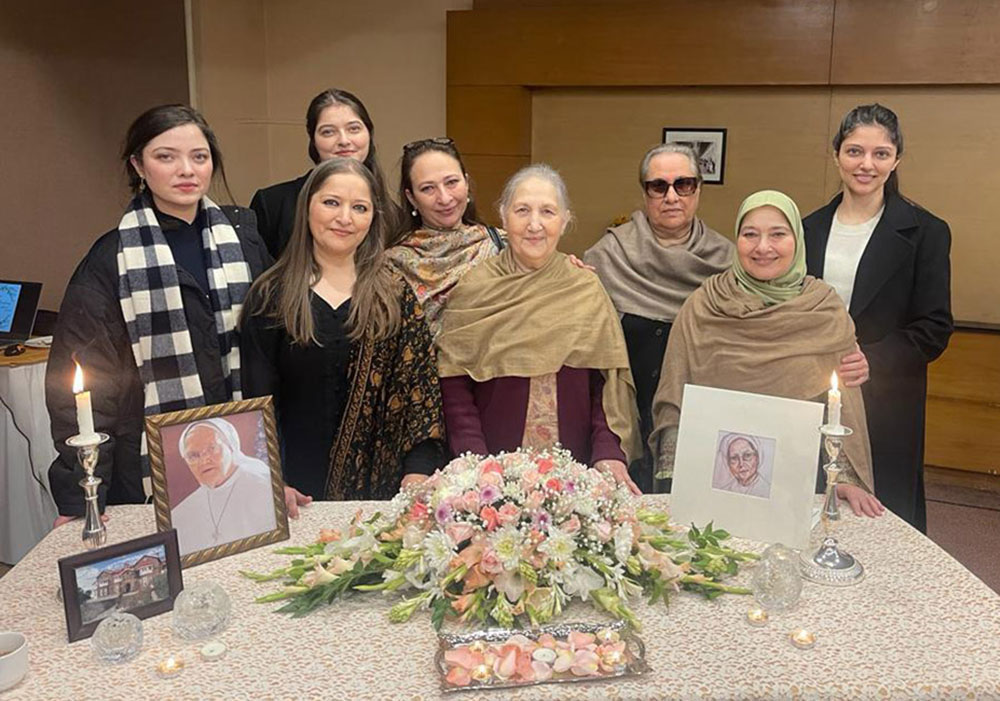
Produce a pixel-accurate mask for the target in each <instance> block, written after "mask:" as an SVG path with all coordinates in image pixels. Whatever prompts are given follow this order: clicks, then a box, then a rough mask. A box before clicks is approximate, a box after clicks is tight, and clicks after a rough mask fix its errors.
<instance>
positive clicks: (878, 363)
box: [804, 104, 954, 532]
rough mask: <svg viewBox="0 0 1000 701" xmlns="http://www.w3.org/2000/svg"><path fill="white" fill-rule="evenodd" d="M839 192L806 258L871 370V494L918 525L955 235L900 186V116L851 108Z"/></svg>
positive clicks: (840, 142) (819, 218)
mask: <svg viewBox="0 0 1000 701" xmlns="http://www.w3.org/2000/svg"><path fill="white" fill-rule="evenodd" d="M833 151H834V154H833V155H834V160H835V161H836V163H837V168H838V170H839V171H840V178H841V181H842V184H843V191H842V192H841V193H840V194H838V195H837V196H836V197H835V198H833V200H832V201H831V202H830V203H829V204H827V205H826V206H825V207H822V208H821V209H818V210H817V211H815V212H813V213H812V214H810V215H809V216H808V217H806V219H805V220H804V224H805V233H806V262H807V266H808V271H809V273H810V274H811V275H815V276H816V277H820V278H824V279H825V280H826V281H827V282H829V283H831V284H832V285H833V286H834V287H835V288H836V289H837V291H838V292H839V293H840V294H841V297H842V298H844V300H845V302H846V303H847V305H848V309H849V311H850V314H851V317H852V318H853V319H854V324H855V326H856V328H857V334H858V342H859V344H860V346H861V350H862V352H863V353H864V355H865V357H866V358H867V362H868V364H869V367H870V375H871V377H870V380H869V382H868V383H867V384H865V385H863V387H862V391H863V393H864V398H865V410H866V412H867V414H868V431H869V435H870V437H871V446H872V460H873V467H874V476H875V493H876V495H877V496H878V498H879V499H880V500H881V501H882V503H883V504H884V505H885V506H887V507H888V508H889V509H891V510H892V511H893V512H895V513H896V514H897V515H899V516H900V517H901V518H904V519H905V520H906V521H908V522H909V523H910V524H912V525H913V526H914V527H915V528H918V529H920V530H921V531H922V532H926V530H927V511H926V505H925V502H924V473H923V469H924V418H925V407H924V405H925V403H926V400H927V364H928V363H930V362H931V361H932V360H934V359H935V358H937V357H938V356H939V355H941V353H943V352H944V349H945V348H946V347H947V345H948V339H949V337H950V336H951V332H952V329H953V327H954V323H953V319H952V315H951V262H950V257H949V255H950V249H951V232H950V230H949V229H948V224H947V223H945V222H944V221H942V220H941V219H939V218H937V217H935V216H934V215H933V214H931V213H930V212H928V211H927V210H925V209H923V208H922V207H920V206H918V205H915V204H914V203H912V202H910V201H909V200H907V199H906V198H904V197H903V196H902V195H901V194H900V193H899V183H898V176H897V174H896V166H897V165H898V164H899V158H900V156H901V155H902V154H903V137H902V134H901V133H900V130H899V121H898V119H897V117H896V115H895V113H894V112H892V110H890V109H888V108H886V107H883V106H882V105H878V104H873V105H861V106H860V107H856V108H854V109H853V110H851V111H850V112H849V113H848V114H847V116H846V117H844V120H843V121H842V122H841V125H840V129H839V130H838V132H837V134H836V135H835V136H834V138H833Z"/></svg>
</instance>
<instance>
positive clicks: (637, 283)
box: [583, 210, 733, 321]
mask: <svg viewBox="0 0 1000 701" xmlns="http://www.w3.org/2000/svg"><path fill="white" fill-rule="evenodd" d="M732 258H733V243H732V241H730V240H729V239H727V238H726V237H725V236H723V235H722V234H720V233H718V232H717V231H714V230H712V229H710V228H709V227H708V226H706V225H705V222H703V221H702V220H701V219H698V218H697V217H696V218H695V220H694V222H693V223H692V228H691V235H690V236H689V237H688V240H687V241H685V242H684V243H679V244H677V245H676V246H662V245H660V244H659V243H658V242H657V240H656V235H655V234H654V233H653V230H652V229H650V228H649V220H648V219H646V214H645V213H644V212H643V211H642V210H636V211H635V212H633V213H632V219H631V220H629V221H627V222H625V223H624V224H622V225H621V226H616V227H614V228H612V229H608V230H607V232H606V233H605V234H604V236H603V237H601V240H600V241H598V242H597V243H595V244H594V245H593V246H591V247H590V249H589V250H587V252H586V253H584V254H583V260H584V262H586V263H587V264H589V265H592V266H594V267H595V268H596V269H597V275H598V276H599V277H600V278H601V282H602V283H604V289H606V290H607V291H608V295H610V296H611V301H612V302H613V303H614V305H615V309H617V310H618V312H619V313H620V314H635V315H637V316H641V317H643V318H646V319H655V320H656V321H673V320H674V319H675V318H676V317H677V312H678V311H679V310H680V308H681V305H682V304H684V300H686V299H687V298H688V295H690V294H691V293H692V292H694V291H695V290H696V289H698V287H700V286H701V283H702V282H704V281H705V278H707V277H709V276H710V275H715V274H716V273H721V272H722V271H723V270H725V269H726V268H728V267H729V266H730V264H731V263H732Z"/></svg>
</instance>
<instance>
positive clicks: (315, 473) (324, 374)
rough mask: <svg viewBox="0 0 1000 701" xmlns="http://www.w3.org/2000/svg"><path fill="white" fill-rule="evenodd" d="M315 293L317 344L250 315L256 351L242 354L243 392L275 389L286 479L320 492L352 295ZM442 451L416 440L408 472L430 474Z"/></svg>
mask: <svg viewBox="0 0 1000 701" xmlns="http://www.w3.org/2000/svg"><path fill="white" fill-rule="evenodd" d="M311 300H312V312H313V324H314V325H315V326H314V329H315V334H316V339H317V340H318V341H319V345H317V344H315V343H310V344H309V345H307V346H300V345H296V344H293V343H292V341H291V338H290V337H289V336H288V334H287V333H286V332H285V329H284V328H277V327H274V326H273V322H271V321H270V320H268V319H267V318H265V317H264V316H261V315H256V316H252V317H249V318H247V319H245V320H244V323H243V327H242V332H243V345H244V347H247V344H252V345H253V346H254V350H255V351H256V352H252V353H249V352H248V353H244V355H243V362H244V365H243V368H242V370H243V380H244V387H245V389H246V391H245V396H247V397H255V396H262V395H267V394H271V395H273V396H274V405H275V409H276V411H277V416H278V429H279V432H280V434H281V442H282V465H283V471H284V474H285V482H286V483H288V484H289V485H290V486H292V487H295V488H296V489H298V490H299V491H300V492H302V493H303V494H307V495H309V496H311V497H313V498H315V499H323V498H325V494H326V481H327V476H328V472H329V468H330V450H331V449H332V447H333V442H334V439H335V438H336V436H337V431H338V429H339V427H340V422H341V419H342V417H343V414H344V408H345V404H346V401H347V396H348V393H349V391H350V378H349V370H350V358H351V347H352V341H351V340H350V339H349V338H348V337H347V334H348V331H347V317H348V315H349V314H350V311H351V301H350V300H347V301H345V302H344V303H343V304H341V305H340V306H339V307H338V308H336V309H334V308H333V307H331V306H330V304H329V303H327V302H326V300H324V299H323V298H322V297H320V296H319V295H317V294H315V293H313V294H312V295H311ZM439 453H440V450H439V447H438V446H437V445H436V444H435V443H434V442H433V441H424V442H423V443H418V444H417V445H416V446H414V448H413V449H412V450H411V451H410V452H409V453H407V454H406V455H405V456H404V457H403V466H404V471H405V472H406V473H412V472H418V473H421V474H426V475H429V474H431V473H433V472H434V470H435V469H437V467H438V466H439V464H440V459H439Z"/></svg>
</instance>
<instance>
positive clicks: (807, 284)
mask: <svg viewBox="0 0 1000 701" xmlns="http://www.w3.org/2000/svg"><path fill="white" fill-rule="evenodd" d="M805 271H806V265H805V244H804V240H803V231H802V218H801V217H800V215H799V210H798V207H796V206H795V203H794V202H793V201H792V200H791V199H790V198H789V197H788V196H787V195H784V194H782V193H780V192H775V191H773V190H764V191H761V192H757V193H754V194H753V195H751V196H750V197H748V198H747V199H746V200H744V202H743V204H742V206H741V207H740V210H739V214H738V215H737V219H736V255H735V256H734V260H733V264H732V267H731V268H730V269H729V270H728V271H726V272H724V273H720V274H718V275H714V276H712V277H710V278H708V280H706V281H705V284H704V285H702V286H701V288H700V289H698V290H697V291H696V292H695V293H694V294H692V295H691V296H690V297H689V298H688V300H687V302H685V303H684V306H683V307H681V310H680V312H679V313H678V315H677V319H676V321H675V322H674V327H673V331H672V332H671V334H670V342H669V344H668V346H667V352H666V358H665V361H664V363H663V370H662V377H661V379H660V386H659V389H658V390H657V392H656V397H655V398H654V400H653V426H654V428H653V433H652V435H651V436H650V439H649V445H650V448H651V449H652V450H653V454H654V455H656V456H657V466H658V468H659V470H660V474H665V475H670V474H672V471H673V459H674V449H675V447H676V439H677V427H678V424H679V422H680V413H681V401H682V396H683V391H684V385H685V384H695V385H707V386H710V387H721V388H724V389H732V390H740V391H744V392H755V393H758V394H769V395H774V396H780V397H788V398H792V399H806V400H817V399H821V398H822V397H823V394H824V392H825V390H826V389H827V384H828V382H829V377H830V371H831V370H834V369H836V368H837V367H838V364H839V362H840V359H841V358H842V357H844V355H845V354H849V353H850V352H852V351H853V350H854V349H855V334H854V324H853V322H852V321H851V317H850V316H849V315H848V314H847V310H846V309H845V308H844V305H843V304H842V303H841V302H840V300H839V297H837V293H836V292H835V291H834V290H833V288H832V287H830V286H829V285H827V284H826V283H825V282H823V281H822V280H817V279H816V278H813V277H811V276H807V275H806V272H805ZM843 407H844V408H843V422H844V423H845V424H846V425H849V426H851V427H852V428H854V431H855V432H854V435H853V436H851V437H850V438H848V439H847V440H846V442H845V446H844V453H845V455H846V458H847V462H848V463H849V468H848V469H847V470H845V471H844V472H843V473H842V474H841V481H842V483H841V484H838V485H837V493H838V495H839V496H840V497H842V498H844V499H846V500H847V501H848V502H849V503H850V505H851V508H852V509H853V510H854V512H855V513H856V514H858V515H861V514H864V515H867V516H878V515H880V514H881V513H882V511H883V510H884V509H883V507H882V504H881V503H880V502H879V501H878V499H876V498H875V497H874V496H873V492H874V484H873V480H872V469H871V451H870V448H869V444H868V431H867V428H866V423H865V408H864V403H863V400H862V397H861V390H860V389H858V388H856V387H848V388H845V389H844V391H843Z"/></svg>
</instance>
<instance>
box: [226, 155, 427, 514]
mask: <svg viewBox="0 0 1000 701" xmlns="http://www.w3.org/2000/svg"><path fill="white" fill-rule="evenodd" d="M382 204H383V203H382V201H381V200H380V199H379V195H378V182H377V181H376V179H375V176H374V175H373V174H372V173H371V172H370V171H369V170H368V169H367V168H366V167H365V166H364V165H362V164H361V163H359V162H357V161H356V160H353V159H349V158H334V159H332V160H328V161H325V162H323V163H322V164H320V165H319V166H317V167H316V168H315V169H314V170H313V172H312V173H311V174H310V175H309V177H308V178H307V179H306V182H305V184H304V186H303V188H302V192H301V193H300V195H299V199H298V203H297V206H296V216H295V225H294V227H293V229H292V236H291V239H290V240H289V242H288V246H287V247H286V248H285V250H284V252H283V253H282V254H281V257H280V258H279V259H278V262H277V263H275V265H274V267H272V268H271V269H270V270H268V271H267V272H266V273H264V274H263V275H261V277H260V278H259V279H258V280H257V282H256V283H254V286H253V289H252V290H251V292H250V297H249V301H248V303H247V309H246V311H245V313H244V318H243V321H242V329H243V343H244V345H243V348H244V356H245V358H246V366H245V367H246V369H245V373H246V384H247V394H248V396H263V395H268V394H270V395H273V396H274V398H275V406H276V408H277V412H278V427H279V431H280V433H281V439H282V445H283V450H284V460H283V463H284V471H285V480H286V482H287V483H288V484H289V485H291V486H292V487H293V488H295V489H297V490H299V491H300V492H301V493H303V494H305V495H308V496H309V497H313V498H316V499H338V500H339V499H388V498H390V497H392V496H393V495H394V494H395V493H396V492H397V491H398V490H399V488H400V486H402V485H405V484H408V483H410V482H413V481H419V480H421V479H423V478H424V476H425V475H428V474H431V473H432V472H434V470H435V469H437V468H438V467H440V466H441V465H442V464H443V462H444V461H443V459H442V458H443V446H442V444H441V442H440V441H441V439H442V438H443V437H444V420H443V418H442V415H441V394H440V389H439V386H438V380H437V372H436V367H435V360H434V351H433V346H432V342H431V337H430V332H429V330H428V328H427V324H426V323H425V321H424V318H423V313H422V311H421V308H420V306H419V304H417V301H416V298H415V297H414V295H413V292H412V291H411V290H410V288H409V286H408V285H406V284H404V283H403V281H402V280H400V279H399V278H398V277H397V276H396V275H395V274H394V273H393V272H392V271H391V269H390V268H389V267H388V266H387V265H386V262H385V255H384V241H385V236H386V230H385V226H386V222H385V217H384V212H383V210H382Z"/></svg>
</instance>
